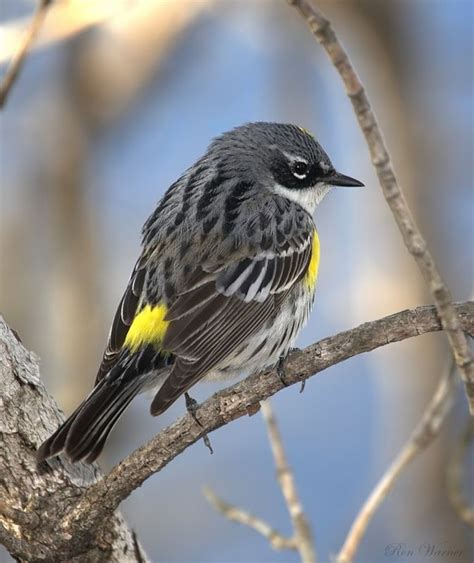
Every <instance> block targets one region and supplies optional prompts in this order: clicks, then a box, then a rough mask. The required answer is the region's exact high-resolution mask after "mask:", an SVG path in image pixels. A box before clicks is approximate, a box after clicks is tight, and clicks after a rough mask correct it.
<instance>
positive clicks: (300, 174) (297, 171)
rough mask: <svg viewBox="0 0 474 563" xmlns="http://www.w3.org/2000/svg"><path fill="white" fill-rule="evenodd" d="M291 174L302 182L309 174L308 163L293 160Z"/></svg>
mask: <svg viewBox="0 0 474 563" xmlns="http://www.w3.org/2000/svg"><path fill="white" fill-rule="evenodd" d="M291 172H292V173H293V176H294V177H295V178H298V180H304V179H305V178H306V176H307V175H308V172H309V166H308V163H307V162H305V161H304V160H295V162H293V163H292V165H291Z"/></svg>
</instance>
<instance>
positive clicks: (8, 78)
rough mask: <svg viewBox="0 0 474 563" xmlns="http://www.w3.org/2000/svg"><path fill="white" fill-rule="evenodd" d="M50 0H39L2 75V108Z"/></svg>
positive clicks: (0, 101)
mask: <svg viewBox="0 0 474 563" xmlns="http://www.w3.org/2000/svg"><path fill="white" fill-rule="evenodd" d="M51 3H52V0H40V1H39V4H38V7H37V9H36V12H35V15H34V16H33V19H32V20H31V24H30V27H29V28H28V30H27V31H26V33H25V37H24V39H23V43H22V44H21V45H20V48H19V49H18V51H17V52H16V54H15V55H14V57H13V58H12V60H11V62H10V65H9V67H8V69H7V71H6V73H5V76H4V77H3V80H2V83H1V84H0V108H3V106H4V105H5V102H6V101H7V98H8V94H9V93H10V90H11V89H12V87H13V84H14V83H15V81H16V79H17V78H18V75H19V73H20V70H21V68H22V66H23V64H24V62H25V60H26V57H27V55H28V53H29V51H30V49H31V47H32V45H33V42H34V40H35V38H36V36H37V35H38V32H39V30H40V28H41V26H42V25H43V21H44V18H45V17H46V13H47V11H48V8H49V6H50V4H51Z"/></svg>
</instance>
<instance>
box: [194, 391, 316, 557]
mask: <svg viewBox="0 0 474 563" xmlns="http://www.w3.org/2000/svg"><path fill="white" fill-rule="evenodd" d="M261 408H262V415H263V419H264V420H265V424H266V426H267V432H268V441H269V442H270V446H271V448H272V453H273V459H274V460H275V467H276V470H277V471H276V472H277V477H278V482H279V483H280V488H281V491H282V493H283V497H284V499H285V502H286V506H287V508H288V512H289V514H290V518H291V522H292V524H293V535H292V537H291V538H286V537H284V536H282V535H281V534H280V533H279V532H277V531H275V530H274V529H273V528H271V527H270V525H269V524H267V523H266V522H265V521H263V520H262V519H260V518H257V517H256V516H254V515H253V514H250V512H248V511H246V510H243V509H241V508H237V507H236V506H234V505H232V504H229V503H227V502H225V501H224V500H222V499H221V498H219V497H218V496H217V495H216V494H215V493H214V492H213V491H211V490H210V489H209V488H206V489H205V490H204V494H205V495H206V498H207V500H208V501H209V502H210V503H211V504H212V505H213V506H214V508H215V509H216V510H218V511H219V512H221V513H222V514H223V515H224V516H225V517H226V518H228V519H229V520H233V521H234V522H238V523H239V524H243V525H245V526H249V527H250V528H253V529H254V530H256V531H257V532H258V533H260V534H262V536H264V537H265V538H266V539H267V540H268V541H269V542H270V545H271V546H272V547H273V549H280V550H281V549H294V550H296V551H298V552H299V554H300V557H301V561H303V563H315V561H316V550H315V548H314V541H313V537H312V534H311V529H310V527H309V524H308V521H307V519H306V516H305V514H304V512H303V507H302V505H301V501H300V499H299V497H298V491H297V489H296V483H295V479H294V476H293V472H292V471H291V469H290V466H289V464H288V460H287V458H286V454H285V449H284V447H283V440H282V438H281V434H280V432H279V430H278V425H277V422H276V420H275V416H274V414H273V409H272V406H271V404H270V401H269V400H267V401H263V402H262V404H261Z"/></svg>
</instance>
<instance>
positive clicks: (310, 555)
mask: <svg viewBox="0 0 474 563" xmlns="http://www.w3.org/2000/svg"><path fill="white" fill-rule="evenodd" d="M261 408H262V415H263V418H264V420H265V422H266V425H267V432H268V440H269V442H270V445H271V447H272V453H273V458H274V460H275V466H276V470H277V477H278V481H279V483H280V488H281V491H282V493H283V497H284V499H285V502H286V506H287V507H288V512H289V513H290V518H291V521H292V524H293V531H294V540H295V544H296V548H297V550H298V551H299V554H300V557H301V561H303V563H314V562H315V561H316V549H315V546H314V540H313V535H312V533H311V528H310V526H309V523H308V520H307V519H306V515H305V513H304V511H303V506H302V504H301V501H300V499H299V496H298V491H297V488H296V483H295V478H294V476H293V472H292V471H291V469H290V466H289V464H288V460H287V458H286V454H285V449H284V447H283V440H282V438H281V434H280V431H279V430H278V425H277V423H276V420H275V417H274V415H273V409H272V406H271V404H270V401H268V400H267V401H264V402H263V403H262V404H261Z"/></svg>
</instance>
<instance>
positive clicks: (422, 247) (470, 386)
mask: <svg viewBox="0 0 474 563" xmlns="http://www.w3.org/2000/svg"><path fill="white" fill-rule="evenodd" d="M288 2H289V4H291V5H293V6H294V7H295V8H296V9H297V10H298V12H299V13H300V14H301V15H302V16H303V18H304V19H305V20H306V23H307V24H308V26H309V28H310V29H311V32H312V33H313V35H314V36H315V37H316V39H317V40H318V41H319V43H320V44H321V45H322V46H323V47H324V49H325V50H326V52H327V54H328V56H329V58H330V59H331V61H332V63H333V65H334V66H335V67H336V69H337V71H338V72H339V75H340V76H341V78H342V81H343V82H344V85H345V88H346V92H347V95H348V96H349V98H350V100H351V102H352V106H353V108H354V112H355V114H356V117H357V120H358V122H359V125H360V128H361V130H362V132H363V134H364V136H365V140H366V142H367V146H368V148H369V151H370V156H371V159H372V164H373V165H374V168H375V171H376V172H377V176H378V179H379V182H380V186H381V188H382V191H383V194H384V196H385V199H386V201H387V203H388V205H389V207H390V210H391V211H392V214H393V216H394V218H395V221H396V223H397V225H398V228H399V230H400V232H401V234H402V237H403V240H404V242H405V246H406V247H407V249H408V252H409V253H410V254H411V255H412V256H413V258H414V259H415V261H416V263H417V265H418V268H419V269H420V271H421V273H422V275H423V278H424V279H425V282H426V283H427V285H428V287H429V290H430V292H431V295H432V297H433V300H434V303H435V305H436V310H437V311H438V315H439V317H440V319H441V321H442V325H443V329H444V330H445V331H446V334H447V336H448V340H449V344H450V347H451V350H452V352H453V355H454V359H455V361H456V364H457V366H458V368H459V373H460V375H461V377H462V380H463V382H464V387H465V392H466V397H467V400H468V404H469V410H470V412H471V415H473V416H474V358H473V355H472V353H471V350H470V349H469V345H468V343H467V340H466V337H465V335H464V333H463V331H462V327H461V323H460V321H459V319H458V317H457V315H456V311H455V308H454V306H453V303H452V298H451V294H450V292H449V289H448V288H447V286H446V284H445V283H444V281H443V279H442V278H441V275H440V273H439V270H438V267H437V266H436V264H435V261H434V259H433V256H432V255H431V253H430V251H429V250H428V246H427V244H426V241H425V240H424V238H423V236H422V235H421V232H420V230H419V229H418V226H417V225H416V223H415V220H414V218H413V216H412V213H411V211H410V208H409V207H408V203H407V201H406V199H405V196H404V194H403V192H402V190H401V188H400V186H399V184H398V181H397V178H396V176H395V172H394V169H393V165H392V162H391V158H390V155H389V153H388V150H387V147H386V146H385V141H384V139H383V136H382V132H381V130H380V127H379V125H378V123H377V119H376V117H375V114H374V112H373V110H372V107H371V105H370V102H369V99H368V97H367V94H366V92H365V89H364V86H363V84H362V82H361V81H360V78H359V77H358V76H357V74H356V72H355V70H354V67H353V66H352V63H351V61H350V60H349V57H348V55H347V53H346V51H345V50H344V48H343V46H342V45H341V43H340V41H339V39H338V38H337V36H336V34H335V33H334V31H333V29H332V27H331V23H330V22H329V21H328V20H327V18H326V17H325V16H324V15H323V14H322V12H321V11H320V10H319V9H318V8H316V7H315V6H314V5H313V4H312V3H311V2H310V0H288Z"/></svg>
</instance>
